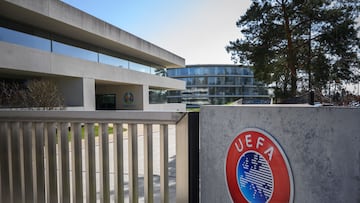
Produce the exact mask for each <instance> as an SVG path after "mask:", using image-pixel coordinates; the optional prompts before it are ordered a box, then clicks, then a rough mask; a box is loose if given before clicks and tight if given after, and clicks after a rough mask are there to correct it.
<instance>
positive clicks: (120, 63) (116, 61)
mask: <svg viewBox="0 0 360 203" xmlns="http://www.w3.org/2000/svg"><path fill="white" fill-rule="evenodd" d="M99 63H104V64H108V65H111V66H116V67H121V68H128V67H129V62H128V61H127V60H124V59H120V58H116V57H113V56H109V55H105V54H99Z"/></svg>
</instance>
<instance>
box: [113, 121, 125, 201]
mask: <svg viewBox="0 0 360 203" xmlns="http://www.w3.org/2000/svg"><path fill="white" fill-rule="evenodd" d="M113 135H114V138H113V142H114V172H115V202H118V203H124V152H123V145H124V144H123V143H124V142H123V127H122V123H114V124H113Z"/></svg>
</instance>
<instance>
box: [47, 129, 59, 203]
mask: <svg viewBox="0 0 360 203" xmlns="http://www.w3.org/2000/svg"><path fill="white" fill-rule="evenodd" d="M44 130H45V154H46V167H45V175H46V178H45V184H46V191H47V202H57V201H58V196H57V171H56V128H55V123H47V124H46V125H45V129H44Z"/></svg>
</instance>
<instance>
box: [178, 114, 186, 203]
mask: <svg viewBox="0 0 360 203" xmlns="http://www.w3.org/2000/svg"><path fill="white" fill-rule="evenodd" d="M188 121H189V116H188V114H187V115H185V116H184V117H183V118H182V119H181V120H180V121H179V122H178V123H177V124H176V202H177V203H188V202H189V179H188V177H189V135H188V131H189V129H188Z"/></svg>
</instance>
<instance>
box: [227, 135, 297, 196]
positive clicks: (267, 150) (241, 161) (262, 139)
mask: <svg viewBox="0 0 360 203" xmlns="http://www.w3.org/2000/svg"><path fill="white" fill-rule="evenodd" d="M225 172H226V181H227V185H228V189H229V193H230V196H231V198H232V200H233V201H234V202H235V203H238V202H249V203H272V202H281V203H288V202H293V197H294V189H293V188H294V186H293V177H292V173H291V168H290V165H289V162H288V160H287V157H286V155H285V153H284V151H283V150H282V148H281V147H280V145H279V144H278V143H277V142H276V140H275V139H274V138H273V137H272V136H271V135H269V134H268V133H266V132H264V131H262V130H260V129H254V128H251V129H250V128H248V129H245V130H244V131H243V132H241V133H240V134H239V135H238V136H236V137H235V139H234V140H233V141H232V143H231V145H230V146H229V149H228V153H227V157H226V163H225Z"/></svg>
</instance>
